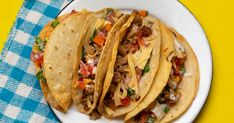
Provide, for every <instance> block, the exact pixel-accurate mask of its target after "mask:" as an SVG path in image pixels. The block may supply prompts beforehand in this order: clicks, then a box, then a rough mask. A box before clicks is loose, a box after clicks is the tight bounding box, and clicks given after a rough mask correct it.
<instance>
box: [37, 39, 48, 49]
mask: <svg viewBox="0 0 234 123" xmlns="http://www.w3.org/2000/svg"><path fill="white" fill-rule="evenodd" d="M47 40H48V39H45V40H42V39H41V38H40V37H36V38H35V42H36V44H37V48H38V49H39V50H40V51H43V50H44V49H45V45H46V42H47Z"/></svg>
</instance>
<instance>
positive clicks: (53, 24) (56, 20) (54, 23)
mask: <svg viewBox="0 0 234 123" xmlns="http://www.w3.org/2000/svg"><path fill="white" fill-rule="evenodd" d="M58 25H59V21H58V19H57V18H56V19H55V20H54V21H53V22H52V23H51V26H52V27H53V28H55V27H56V26H58Z"/></svg>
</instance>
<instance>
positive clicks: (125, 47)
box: [118, 41, 129, 56]
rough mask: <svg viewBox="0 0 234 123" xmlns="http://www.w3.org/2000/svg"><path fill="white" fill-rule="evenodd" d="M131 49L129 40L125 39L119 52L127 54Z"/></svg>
mask: <svg viewBox="0 0 234 123" xmlns="http://www.w3.org/2000/svg"><path fill="white" fill-rule="evenodd" d="M128 50H129V43H128V42H127V41H123V42H122V43H121V44H120V45H119V47H118V54H120V55H122V56H125V55H127V52H128Z"/></svg>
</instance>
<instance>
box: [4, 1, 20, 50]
mask: <svg viewBox="0 0 234 123" xmlns="http://www.w3.org/2000/svg"><path fill="white" fill-rule="evenodd" d="M22 3H23V0H1V1H0V51H1V49H2V48H3V46H4V42H5V41H6V39H7V37H8V33H9V32H10V29H11V26H12V24H13V23H14V21H15V18H16V15H17V13H18V11H19V9H20V7H21V5H22Z"/></svg>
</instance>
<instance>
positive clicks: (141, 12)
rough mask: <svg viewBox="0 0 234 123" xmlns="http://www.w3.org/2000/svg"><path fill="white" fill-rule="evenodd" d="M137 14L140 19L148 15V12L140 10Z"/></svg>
mask: <svg viewBox="0 0 234 123" xmlns="http://www.w3.org/2000/svg"><path fill="white" fill-rule="evenodd" d="M139 14H140V15H141V16H142V17H146V16H147V15H148V11H146V10H140V11H139Z"/></svg>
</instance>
